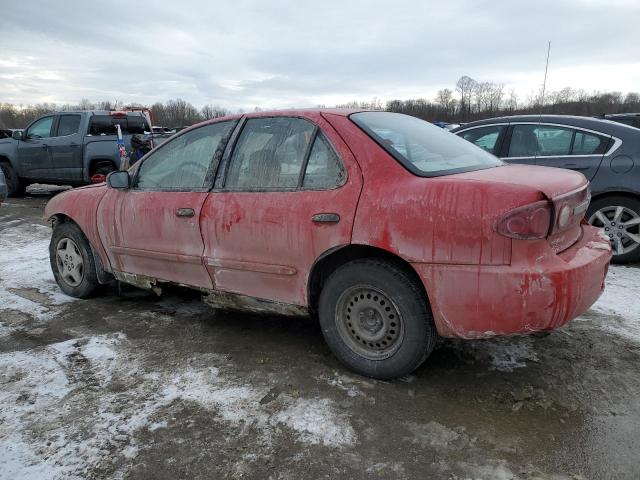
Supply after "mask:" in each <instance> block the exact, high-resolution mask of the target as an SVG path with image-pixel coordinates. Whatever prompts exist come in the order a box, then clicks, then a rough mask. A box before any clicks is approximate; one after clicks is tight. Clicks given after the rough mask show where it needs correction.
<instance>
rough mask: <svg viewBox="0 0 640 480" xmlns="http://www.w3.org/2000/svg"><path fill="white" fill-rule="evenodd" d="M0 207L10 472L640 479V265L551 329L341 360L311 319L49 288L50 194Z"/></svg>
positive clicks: (4, 467)
mask: <svg viewBox="0 0 640 480" xmlns="http://www.w3.org/2000/svg"><path fill="white" fill-rule="evenodd" d="M37 193H38V192H37V191H32V196H31V197H27V198H23V199H11V200H10V201H8V202H7V203H5V204H3V205H2V206H0V478H3V479H5V478H6V479H12V480H14V479H62V478H64V479H67V478H82V479H94V478H153V479H176V478H193V479H199V478H260V479H263V478H265V479H266V478H271V479H300V478H305V479H311V478H332V479H333V478H349V479H359V478H383V479H396V478H398V479H404V478H449V479H463V478H465V479H466V478H473V479H477V478H481V479H514V478H518V479H582V478H585V479H586V478H593V479H603V478H629V479H635V478H640V456H639V453H638V452H639V451H640V395H639V393H640V377H639V375H638V366H639V365H640V300H639V298H640V278H639V276H638V272H639V270H638V269H637V268H634V267H615V266H614V267H612V268H611V271H610V275H609V277H608V280H607V290H606V292H605V294H604V295H603V297H602V298H601V299H600V300H599V301H598V303H597V304H596V305H594V307H593V308H592V309H591V310H590V311H589V312H587V313H586V314H585V315H583V316H582V317H580V318H579V319H577V320H575V321H573V322H572V323H570V324H569V325H568V326H566V327H565V328H563V329H561V330H559V331H556V332H553V333H551V334H550V335H547V336H544V337H538V336H529V337H513V338H507V339H495V340H481V341H474V342H460V341H452V340H443V341H442V342H440V344H439V345H438V347H437V349H436V351H435V352H434V353H433V355H432V356H431V357H430V359H429V360H428V361H427V362H426V363H425V364H424V365H423V366H422V367H421V368H420V369H419V370H418V371H416V372H415V373H414V374H413V375H410V376H407V377H405V378H402V379H399V380H396V381H392V382H382V381H375V380H371V379H367V378H363V377H359V376H358V375H355V374H352V373H351V372H349V371H347V370H345V369H344V368H343V367H342V366H341V365H340V364H339V363H338V362H337V361H336V360H335V359H334V358H333V356H332V355H331V353H330V352H329V350H328V348H327V347H326V345H325V344H324V342H323V339H322V335H321V332H320V330H319V328H318V325H317V324H316V323H314V322H313V321H311V320H309V319H293V320H292V319H288V318H283V317H264V316H262V317H260V316H252V315H246V314H239V313H229V312H223V311H214V310H211V309H209V308H208V307H206V306H205V305H203V304H202V303H201V302H200V301H199V298H198V296H197V294H194V293H192V292H190V291H187V290H180V289H175V290H171V291H169V292H167V293H166V294H165V295H164V296H163V297H161V298H158V297H156V296H154V295H152V294H148V293H147V292H143V291H140V290H136V289H134V288H125V289H124V290H123V292H121V294H120V296H119V295H118V292H117V291H116V290H115V288H103V289H102V291H100V292H99V294H98V295H97V296H95V297H94V298H92V299H89V300H73V299H70V298H68V297H65V296H64V295H62V294H61V293H60V292H59V290H58V288H57V287H56V285H55V283H54V281H53V277H52V275H51V273H50V269H49V264H48V253H47V245H48V239H49V235H50V231H49V229H48V227H46V226H45V223H44V221H43V220H42V218H41V217H42V212H43V208H44V205H45V203H46V201H47V200H48V198H49V197H48V196H47V195H38V194H37Z"/></svg>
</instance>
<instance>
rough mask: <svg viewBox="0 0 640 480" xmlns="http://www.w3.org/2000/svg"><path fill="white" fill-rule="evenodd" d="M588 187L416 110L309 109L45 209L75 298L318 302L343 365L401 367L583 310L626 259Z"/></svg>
mask: <svg viewBox="0 0 640 480" xmlns="http://www.w3.org/2000/svg"><path fill="white" fill-rule="evenodd" d="M589 200H590V195H589V184H588V182H587V180H586V179H585V177H584V176H583V175H582V174H580V173H577V172H574V171H568V170H561V169H555V168H546V167H536V166H525V165H505V164H503V163H502V162H500V161H499V160H498V159H497V158H496V157H494V156H493V155H491V154H489V153H487V152H485V151H483V150H482V149H480V148H478V147H476V146H475V145H472V144H471V143H469V142H467V141H465V140H463V139H461V138H458V137H456V136H455V135H451V134H450V133H448V132H446V131H444V130H442V129H440V128H438V127H435V126H433V125H431V124H429V123H428V122H425V121H422V120H419V119H416V118H413V117H409V116H406V115H400V114H395V113H388V112H371V111H365V112H358V111H345V110H300V111H279V112H259V113H254V114H249V115H238V116H232V117H224V118H220V119H216V120H213V121H208V122H205V123H201V124H199V125H195V126H193V127H191V128H189V129H187V130H184V131H182V132H180V133H179V134H177V135H175V136H174V137H172V138H171V139H170V140H169V141H167V142H166V143H164V144H163V145H161V146H160V147H159V148H156V149H155V150H153V151H152V152H150V153H149V154H147V155H146V156H145V157H144V158H143V159H142V160H141V161H140V162H138V163H137V164H136V165H135V166H134V167H132V168H131V169H130V170H129V171H119V172H113V173H111V174H110V175H109V177H108V178H107V183H106V184H101V185H92V186H88V187H83V188H78V189H75V190H71V191H68V192H65V193H62V194H60V195H57V196H56V197H54V198H53V199H52V200H51V201H50V202H49V204H48V205H47V209H46V215H47V217H48V218H49V220H50V222H51V225H52V227H53V235H52V239H51V245H50V255H51V268H52V269H53V273H54V276H55V279H56V281H57V282H58V285H59V286H60V288H61V289H62V290H63V291H64V292H65V293H66V294H68V295H71V296H74V297H81V298H84V297H87V296H89V295H90V294H91V293H92V292H93V291H94V289H95V288H96V287H97V286H98V285H99V284H101V283H107V282H110V281H113V280H114V279H116V280H118V281H121V282H128V283H132V284H134V285H137V286H140V287H145V288H152V289H155V290H158V289H161V287H162V285H163V284H164V283H166V282H170V283H176V284H180V285H186V286H189V287H192V288H194V289H198V290H200V291H201V292H203V296H204V299H205V301H207V302H208V303H210V304H211V305H213V306H216V307H222V308H235V309H238V308H241V309H246V310H249V311H254V312H275V313H280V314H296V315H297V314H308V313H311V314H313V315H316V316H317V318H318V319H319V322H320V325H321V327H322V331H323V333H324V337H325V339H326V341H327V343H328V344H329V347H330V348H331V350H332V351H333V352H334V354H335V355H336V356H337V357H338V359H339V360H340V361H342V362H343V363H344V364H345V365H347V366H348V367H349V368H351V369H353V370H355V371H357V372H359V373H362V374H364V375H369V376H372V377H376V378H391V377H395V376H399V375H403V374H406V373H408V372H411V371H413V370H414V369H415V368H416V367H418V366H419V365H420V364H421V363H422V362H423V361H424V360H425V359H426V358H427V356H428V355H429V354H430V352H431V351H432V349H433V348H434V345H435V342H436V339H437V337H438V336H442V337H458V338H465V339H475V338H483V337H489V336H494V335H512V334H524V333H530V332H538V331H545V330H552V329H554V328H558V327H560V326H562V325H564V324H565V323H566V322H568V321H569V320H571V319H573V318H575V317H576V316H578V315H580V314H582V313H583V312H585V311H586V310H587V309H588V308H589V307H590V306H591V305H592V304H593V303H594V302H595V301H596V299H597V298H598V297H599V296H600V294H601V292H602V290H603V288H604V279H605V276H606V273H607V268H608V264H609V260H610V258H611V250H610V245H609V241H608V239H607V238H604V237H603V236H602V235H601V233H600V232H599V230H598V229H596V228H594V227H591V226H589V225H586V224H585V223H584V222H583V221H582V219H583V217H584V212H585V211H586V210H587V207H588V205H589Z"/></svg>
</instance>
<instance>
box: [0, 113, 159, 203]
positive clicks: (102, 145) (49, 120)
mask: <svg viewBox="0 0 640 480" xmlns="http://www.w3.org/2000/svg"><path fill="white" fill-rule="evenodd" d="M116 125H120V128H121V130H122V135H123V139H124V142H125V146H126V148H127V150H128V151H130V150H131V136H132V135H134V134H144V133H145V131H147V132H149V131H151V126H150V125H149V122H148V121H147V118H146V117H145V116H144V115H143V114H142V113H141V112H113V111H80V112H58V113H53V114H50V115H45V116H44V117H40V118H38V119H37V120H35V121H33V122H32V123H31V124H30V125H29V126H28V127H27V128H25V129H24V131H14V132H13V134H12V137H11V138H3V139H0V168H2V170H3V172H4V175H5V177H6V182H7V190H8V192H7V193H8V196H15V195H20V194H21V193H23V192H24V190H25V188H26V187H27V185H29V184H30V183H35V182H38V183H53V184H62V185H85V184H88V183H91V178H92V177H94V175H107V174H108V173H109V172H112V171H114V170H117V169H118V165H119V162H120V159H119V155H118V148H117V145H116ZM96 178H101V177H96ZM102 178H104V177H102Z"/></svg>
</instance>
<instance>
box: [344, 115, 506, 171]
mask: <svg viewBox="0 0 640 480" xmlns="http://www.w3.org/2000/svg"><path fill="white" fill-rule="evenodd" d="M349 118H351V120H353V122H355V124H356V125H358V126H359V127H360V128H361V129H362V130H364V131H365V132H366V133H367V134H368V135H369V136H370V137H371V138H373V139H374V140H375V141H376V142H377V143H378V144H379V145H380V146H382V147H383V148H384V149H385V150H386V151H387V152H389V153H390V154H391V155H392V156H393V157H394V158H395V159H396V160H398V161H399V162H400V163H401V164H402V165H404V166H405V167H406V168H407V169H408V170H409V171H411V172H413V173H414V174H416V175H420V176H423V177H436V176H440V175H449V174H452V173H461V172H470V171H473V170H481V169H484V168H492V167H497V166H499V165H502V162H501V161H500V160H498V158H497V157H495V156H493V155H491V154H490V153H488V152H486V151H484V150H483V149H481V148H479V147H476V146H475V145H474V144H472V143H470V142H468V141H466V140H464V139H462V138H460V137H458V136H457V135H454V134H452V133H449V132H448V131H446V130H444V129H443V128H440V127H436V126H435V125H432V124H431V123H429V122H425V121H424V120H420V119H418V118H415V117H411V116H409V115H402V114H400V113H390V112H361V113H354V114H352V115H350V117H349Z"/></svg>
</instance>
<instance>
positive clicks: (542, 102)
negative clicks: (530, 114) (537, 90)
mask: <svg viewBox="0 0 640 480" xmlns="http://www.w3.org/2000/svg"><path fill="white" fill-rule="evenodd" d="M549 53H551V40H549V45H548V46H547V63H546V65H545V66H544V82H542V95H541V98H540V113H542V108H543V107H544V92H545V90H546V88H547V70H549Z"/></svg>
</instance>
